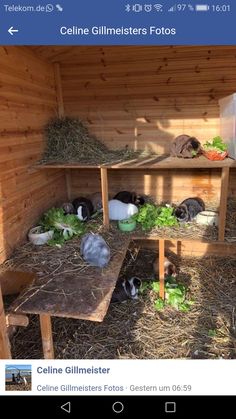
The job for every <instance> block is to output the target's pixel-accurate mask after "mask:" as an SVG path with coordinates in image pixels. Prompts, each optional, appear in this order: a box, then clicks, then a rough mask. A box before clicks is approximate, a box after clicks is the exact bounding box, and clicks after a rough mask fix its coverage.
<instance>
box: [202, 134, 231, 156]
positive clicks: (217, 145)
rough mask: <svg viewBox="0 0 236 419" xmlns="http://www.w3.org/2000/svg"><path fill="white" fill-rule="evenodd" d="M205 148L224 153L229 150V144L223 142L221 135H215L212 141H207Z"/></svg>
mask: <svg viewBox="0 0 236 419" xmlns="http://www.w3.org/2000/svg"><path fill="white" fill-rule="evenodd" d="M203 148H204V150H206V151H209V150H215V151H218V152H220V153H223V152H224V151H226V150H227V145H226V144H225V143H224V142H223V140H222V138H221V137H219V136H218V137H214V138H213V139H212V140H211V141H207V142H206V143H205V144H203Z"/></svg>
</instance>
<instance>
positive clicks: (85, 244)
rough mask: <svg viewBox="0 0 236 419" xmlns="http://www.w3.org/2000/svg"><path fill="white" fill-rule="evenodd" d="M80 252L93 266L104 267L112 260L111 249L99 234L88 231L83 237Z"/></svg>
mask: <svg viewBox="0 0 236 419" xmlns="http://www.w3.org/2000/svg"><path fill="white" fill-rule="evenodd" d="M80 253H81V255H82V257H83V259H84V260H85V261H86V262H88V263H89V264H90V265H91V266H98V267H99V268H104V267H105V266H106V265H107V264H108V263H109V261H110V258H111V251H110V248H109V246H108V245H107V244H106V242H105V240H104V239H103V237H102V236H100V235H99V234H93V233H87V234H85V235H84V236H83V237H82V240H81V244H80Z"/></svg>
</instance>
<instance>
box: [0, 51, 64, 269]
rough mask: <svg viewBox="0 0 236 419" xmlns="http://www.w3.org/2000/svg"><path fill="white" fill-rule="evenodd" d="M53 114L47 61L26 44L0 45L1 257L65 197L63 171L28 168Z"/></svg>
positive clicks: (51, 77) (50, 71)
mask: <svg viewBox="0 0 236 419" xmlns="http://www.w3.org/2000/svg"><path fill="white" fill-rule="evenodd" d="M56 114H57V102H56V92H55V81H54V73H53V67H52V64H51V63H50V64H49V63H46V62H44V61H43V60H41V59H39V58H38V57H37V56H36V55H35V54H34V53H33V52H32V51H30V50H29V49H28V48H26V47H0V120H1V126H0V262H2V261H4V259H5V258H6V257H7V256H8V255H9V254H10V253H11V251H12V250H13V248H14V247H15V245H16V244H17V243H18V242H20V241H21V240H22V239H23V238H25V236H26V233H27V231H28V229H29V228H30V227H31V226H32V225H34V224H35V222H36V221H37V219H38V217H39V216H40V215H41V214H42V212H43V211H44V210H46V209H47V208H48V207H50V206H52V205H53V204H55V203H56V202H57V201H62V200H64V199H65V196H66V193H65V191H66V187H65V177H64V173H63V171H60V170H55V171H52V170H51V171H50V170H48V171H36V172H29V168H30V166H31V165H32V164H33V163H34V162H35V161H37V160H38V159H39V157H40V155H41V153H42V150H43V147H44V142H43V135H42V127H43V126H44V124H45V123H46V122H47V121H48V119H49V118H50V117H52V116H55V115H56Z"/></svg>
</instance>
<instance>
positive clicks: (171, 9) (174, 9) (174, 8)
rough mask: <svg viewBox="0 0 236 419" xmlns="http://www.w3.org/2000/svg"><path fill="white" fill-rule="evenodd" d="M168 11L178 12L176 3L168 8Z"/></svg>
mask: <svg viewBox="0 0 236 419" xmlns="http://www.w3.org/2000/svg"><path fill="white" fill-rule="evenodd" d="M168 12H176V4H175V5H174V6H172V7H170V8H169V9H168Z"/></svg>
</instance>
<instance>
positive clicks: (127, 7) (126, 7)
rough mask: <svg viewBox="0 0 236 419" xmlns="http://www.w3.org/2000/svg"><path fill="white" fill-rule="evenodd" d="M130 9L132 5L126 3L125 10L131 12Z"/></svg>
mask: <svg viewBox="0 0 236 419" xmlns="http://www.w3.org/2000/svg"><path fill="white" fill-rule="evenodd" d="M130 10H131V6H130V4H126V5H125V11H126V12H130Z"/></svg>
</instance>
